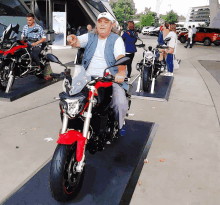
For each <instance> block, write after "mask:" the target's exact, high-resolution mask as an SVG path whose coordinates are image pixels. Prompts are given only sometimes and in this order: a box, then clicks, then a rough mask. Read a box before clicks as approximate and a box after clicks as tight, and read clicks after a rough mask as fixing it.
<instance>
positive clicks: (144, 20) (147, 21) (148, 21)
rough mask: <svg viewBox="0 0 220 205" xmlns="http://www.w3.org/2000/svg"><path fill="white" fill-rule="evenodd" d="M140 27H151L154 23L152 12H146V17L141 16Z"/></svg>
mask: <svg viewBox="0 0 220 205" xmlns="http://www.w3.org/2000/svg"><path fill="white" fill-rule="evenodd" d="M139 21H140V25H141V27H143V26H151V25H152V24H153V23H154V16H153V12H148V14H147V15H144V14H142V15H141V16H140V18H139Z"/></svg>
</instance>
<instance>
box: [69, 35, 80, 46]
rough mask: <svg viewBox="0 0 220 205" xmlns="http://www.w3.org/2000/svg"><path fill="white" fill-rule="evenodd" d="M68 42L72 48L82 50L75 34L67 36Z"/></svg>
mask: <svg viewBox="0 0 220 205" xmlns="http://www.w3.org/2000/svg"><path fill="white" fill-rule="evenodd" d="M67 41H68V42H69V44H70V45H71V46H72V47H75V48H80V42H79V39H78V38H77V37H76V36H75V35H74V34H72V35H69V36H67Z"/></svg>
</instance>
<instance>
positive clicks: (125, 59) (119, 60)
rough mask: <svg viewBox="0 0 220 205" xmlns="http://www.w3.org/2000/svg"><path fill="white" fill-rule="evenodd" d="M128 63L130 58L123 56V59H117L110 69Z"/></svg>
mask: <svg viewBox="0 0 220 205" xmlns="http://www.w3.org/2000/svg"><path fill="white" fill-rule="evenodd" d="M129 61H130V58H129V57H126V56H124V57H122V58H120V59H118V60H117V61H116V62H115V64H114V65H113V66H112V67H114V66H118V65H128V63H129Z"/></svg>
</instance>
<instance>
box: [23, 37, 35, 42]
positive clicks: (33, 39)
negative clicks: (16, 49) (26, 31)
mask: <svg viewBox="0 0 220 205" xmlns="http://www.w3.org/2000/svg"><path fill="white" fill-rule="evenodd" d="M23 40H25V41H30V42H33V43H35V42H37V41H38V39H37V38H30V37H24V38H23Z"/></svg>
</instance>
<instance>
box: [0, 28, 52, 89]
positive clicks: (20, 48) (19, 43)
mask: <svg viewBox="0 0 220 205" xmlns="http://www.w3.org/2000/svg"><path fill="white" fill-rule="evenodd" d="M18 29H19V25H18V24H17V25H16V26H15V27H13V26H12V24H10V25H9V26H8V27H7V28H6V30H5V31H4V32H3V35H2V37H1V39H0V59H1V63H0V89H2V90H5V92H6V93H8V92H9V91H10V89H11V87H12V85H13V83H14V81H15V78H16V77H17V78H23V77H26V76H28V75H35V76H36V77H38V78H40V79H43V78H44V71H46V70H51V68H50V63H49V61H48V60H47V58H46V52H47V51H48V49H49V45H51V44H52V42H44V43H42V46H41V52H40V54H39V58H40V62H41V67H40V69H39V68H38V66H36V63H35V62H34V61H33V59H32V58H31V55H30V53H29V51H28V50H29V49H28V43H27V41H31V42H36V41H37V39H34V38H29V37H28V36H25V37H24V38H23V40H17V37H16V34H18ZM31 32H38V30H37V29H33V30H32V31H31ZM31 32H30V33H31Z"/></svg>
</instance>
